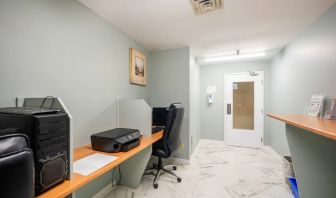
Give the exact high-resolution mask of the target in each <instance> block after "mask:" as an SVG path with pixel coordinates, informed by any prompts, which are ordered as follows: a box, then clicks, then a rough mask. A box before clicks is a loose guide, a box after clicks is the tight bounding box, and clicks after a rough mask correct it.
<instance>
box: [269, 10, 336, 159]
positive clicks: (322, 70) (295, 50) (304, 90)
mask: <svg viewBox="0 0 336 198" xmlns="http://www.w3.org/2000/svg"><path fill="white" fill-rule="evenodd" d="M335 52H336V5H334V6H333V7H331V8H330V9H329V10H328V11H327V12H326V13H325V14H323V15H322V16H321V17H320V18H319V19H318V20H317V21H316V22H315V23H314V24H313V25H312V26H311V27H309V28H308V29H307V30H306V31H304V32H303V33H302V34H301V35H299V36H298V37H297V38H296V39H295V40H294V41H292V42H291V43H290V44H289V45H288V46H287V47H286V48H284V49H283V50H282V51H281V53H279V54H278V55H277V56H276V57H275V58H274V59H273V61H272V64H271V65H272V66H271V79H272V87H271V94H270V95H271V98H270V99H271V112H274V113H295V114H302V113H303V112H304V109H305V106H309V102H310V98H311V96H312V95H313V94H325V95H326V96H328V97H331V96H335V95H336V89H335V85H336V77H335V74H336V53H335ZM267 120H269V121H270V133H271V135H270V139H269V141H270V142H269V143H270V145H271V146H272V147H273V148H275V149H276V150H277V151H278V152H279V153H281V154H289V149H288V144H287V140H286V136H285V126H284V124H283V123H280V122H278V121H274V120H272V119H270V118H267Z"/></svg>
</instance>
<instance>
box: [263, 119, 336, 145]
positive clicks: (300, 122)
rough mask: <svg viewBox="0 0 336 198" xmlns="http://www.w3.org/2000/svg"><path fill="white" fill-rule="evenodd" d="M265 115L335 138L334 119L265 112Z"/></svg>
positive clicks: (335, 126)
mask: <svg viewBox="0 0 336 198" xmlns="http://www.w3.org/2000/svg"><path fill="white" fill-rule="evenodd" d="M267 116H269V117H271V118H274V119H276V120H280V121H283V122H285V123H286V124H289V125H292V126H295V127H298V128H301V129H304V130H306V131H310V132H312V133H315V134H317V135H320V136H324V137H326V138H329V139H332V140H336V121H335V120H327V119H323V118H319V117H312V116H307V115H282V114H271V113H269V114H267Z"/></svg>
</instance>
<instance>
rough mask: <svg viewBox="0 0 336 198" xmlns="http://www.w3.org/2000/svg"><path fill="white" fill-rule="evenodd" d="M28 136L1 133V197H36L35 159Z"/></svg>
mask: <svg viewBox="0 0 336 198" xmlns="http://www.w3.org/2000/svg"><path fill="white" fill-rule="evenodd" d="M28 147H29V143H28V137H27V136H25V135H21V134H6V135H4V134H1V133H0V173H1V176H0V186H1V193H0V194H1V197H2V198H11V197H27V198H33V197H34V160H33V153H32V151H31V149H30V148H28Z"/></svg>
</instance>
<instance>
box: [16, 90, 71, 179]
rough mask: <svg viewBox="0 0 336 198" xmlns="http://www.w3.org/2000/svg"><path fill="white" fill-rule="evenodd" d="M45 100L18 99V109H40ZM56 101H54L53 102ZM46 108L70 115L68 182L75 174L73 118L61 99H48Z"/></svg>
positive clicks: (38, 98) (43, 98)
mask: <svg viewBox="0 0 336 198" xmlns="http://www.w3.org/2000/svg"><path fill="white" fill-rule="evenodd" d="M44 100H45V97H34V98H32V97H27V98H26V97H17V98H16V106H17V107H37V108H40V107H41V104H42V103H43V101H44ZM52 100H54V101H52ZM43 107H44V108H50V109H55V110H60V111H61V112H64V113H66V114H68V116H69V120H70V126H69V127H70V134H69V164H70V165H69V169H70V170H69V178H67V179H68V180H69V179H71V178H72V173H73V167H72V164H73V150H74V148H73V117H72V115H71V113H70V111H69V110H68V108H67V107H66V106H65V104H64V102H63V101H62V99H61V98H59V97H56V98H54V99H52V98H47V99H46V100H45V101H44V105H43Z"/></svg>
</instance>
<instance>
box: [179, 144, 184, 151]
mask: <svg viewBox="0 0 336 198" xmlns="http://www.w3.org/2000/svg"><path fill="white" fill-rule="evenodd" d="M184 147H185V146H184V144H183V143H182V144H181V145H180V150H181V151H183V150H184Z"/></svg>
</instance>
